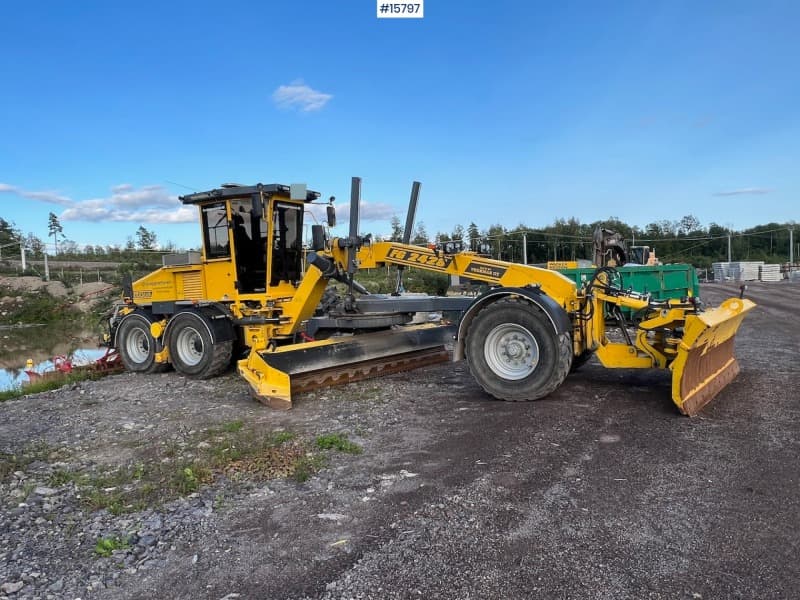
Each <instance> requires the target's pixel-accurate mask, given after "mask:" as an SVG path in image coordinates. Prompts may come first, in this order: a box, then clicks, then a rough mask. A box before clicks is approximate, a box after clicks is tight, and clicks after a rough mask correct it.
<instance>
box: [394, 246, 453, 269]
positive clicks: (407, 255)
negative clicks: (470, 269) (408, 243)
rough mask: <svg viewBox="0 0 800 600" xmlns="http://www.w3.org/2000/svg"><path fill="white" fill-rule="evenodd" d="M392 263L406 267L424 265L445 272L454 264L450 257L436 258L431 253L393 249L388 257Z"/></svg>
mask: <svg viewBox="0 0 800 600" xmlns="http://www.w3.org/2000/svg"><path fill="white" fill-rule="evenodd" d="M387 258H389V259H390V260H391V261H392V262H396V263H402V264H404V265H411V266H414V265H424V266H426V267H428V268H433V269H441V270H444V269H446V268H447V267H449V266H450V263H452V262H453V258H452V257H450V256H436V255H435V254H431V253H429V252H414V251H412V250H404V249H402V248H392V249H391V250H389V253H388V255H387Z"/></svg>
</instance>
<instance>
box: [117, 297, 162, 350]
mask: <svg viewBox="0 0 800 600" xmlns="http://www.w3.org/2000/svg"><path fill="white" fill-rule="evenodd" d="M133 317H139V318H140V319H144V320H145V321H147V322H148V323H149V324H151V325H152V324H153V322H154V321H157V320H158V319H156V318H155V317H154V316H153V315H152V314H150V313H148V312H147V311H146V310H144V309H142V308H138V307H137V308H136V309H135V310H132V311H131V312H129V313H128V314H127V315H123V316H122V318H120V319H119V320H118V321H117V322H116V323H114V325H113V329H112V331H111V332H110V341H109V344H110V345H111V347H112V348H117V347H118V346H117V332H118V331H119V327H120V325H122V322H123V321H125V320H126V319H130V318H133Z"/></svg>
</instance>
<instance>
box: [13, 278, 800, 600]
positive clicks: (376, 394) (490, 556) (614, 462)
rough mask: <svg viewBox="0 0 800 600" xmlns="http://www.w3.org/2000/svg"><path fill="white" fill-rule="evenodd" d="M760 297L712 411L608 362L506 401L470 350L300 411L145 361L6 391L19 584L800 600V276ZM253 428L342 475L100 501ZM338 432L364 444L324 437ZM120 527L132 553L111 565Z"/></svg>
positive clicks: (87, 593)
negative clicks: (59, 383) (478, 379)
mask: <svg viewBox="0 0 800 600" xmlns="http://www.w3.org/2000/svg"><path fill="white" fill-rule="evenodd" d="M736 293H738V288H737V287H736V286H733V285H723V284H719V285H716V286H715V285H707V286H704V287H703V290H702V294H703V298H704V299H705V300H706V301H710V302H711V303H716V302H718V301H720V300H721V299H723V298H725V297H728V296H730V295H735V294H736ZM748 294H749V296H750V297H751V298H753V299H754V300H755V301H756V302H757V303H759V307H758V308H757V309H756V310H755V311H753V312H752V313H751V314H750V315H749V316H748V318H747V319H746V320H745V324H744V326H743V327H742V329H741V331H740V335H739V336H738V337H737V355H738V357H739V360H740V364H741V367H742V373H741V374H740V376H739V378H738V379H737V380H736V382H734V384H732V385H731V386H729V387H728V388H726V390H725V391H724V392H723V393H722V394H721V395H720V396H719V397H718V398H717V399H716V400H715V401H714V403H713V404H711V405H709V406H708V407H707V408H706V409H705V410H704V411H703V412H702V413H701V415H700V416H698V417H695V418H693V419H689V418H686V417H682V416H680V415H679V414H678V413H677V410H676V409H675V408H674V406H673V405H672V403H671V401H670V400H669V385H670V380H669V376H668V373H665V372H638V371H609V370H605V369H603V368H602V367H600V366H599V365H598V364H595V363H594V362H590V363H589V364H587V365H585V366H584V367H583V368H581V369H580V370H579V371H578V372H576V373H574V374H572V375H571V376H570V377H569V378H568V379H567V381H566V383H565V384H564V385H563V386H562V387H561V388H560V389H559V390H557V391H556V392H555V393H554V394H552V395H551V396H550V397H549V398H548V399H546V400H543V401H539V402H535V403H501V402H496V401H492V400H489V399H488V398H487V397H486V396H484V395H483V394H482V393H481V391H480V389H479V388H478V386H477V385H476V384H475V383H474V382H473V381H472V379H471V377H470V376H469V373H468V371H467V369H466V366H465V365H464V364H463V363H459V364H445V365H437V366H431V367H427V368H425V369H421V370H417V371H414V372H413V373H411V374H399V375H393V376H389V377H385V378H381V379H375V380H371V381H366V382H361V383H357V384H350V385H347V386H342V387H339V388H334V389H326V390H318V391H317V392H313V393H307V394H303V395H301V396H300V397H299V398H298V399H297V402H296V406H295V408H294V409H293V410H291V411H289V412H274V411H270V410H269V409H266V408H265V407H263V406H261V405H260V404H258V403H256V402H254V401H253V400H251V399H250V396H249V393H248V390H247V387H246V385H245V384H244V383H243V382H242V381H241V380H240V379H239V378H238V377H237V376H235V375H234V374H229V375H226V376H224V377H221V378H218V379H215V380H212V381H207V382H197V381H190V380H186V379H184V378H182V377H180V376H178V375H177V374H175V373H167V374H163V375H153V376H134V375H130V374H122V375H116V376H112V377H108V378H106V379H103V380H100V381H96V382H83V383H80V384H77V385H73V386H71V387H68V388H62V389H61V390H58V391H55V392H49V393H45V394H40V395H38V396H33V397H28V398H24V399H20V400H14V401H8V402H5V403H3V404H0V453H2V454H0V458H2V469H3V470H1V471H0V474H1V475H3V477H2V483H0V508H1V509H2V512H0V598H6V597H7V598H14V599H17V598H70V599H75V598H83V599H89V598H110V599H123V598H126V599H127V598H142V599H144V598H181V599H184V598H185V599H189V598H214V599H222V598H225V599H227V600H233V599H234V598H298V599H299V598H331V599H334V598H464V599H467V598H531V597H534V598H637V599H638V598H670V599H672V598H754V597H758V598H795V597H796V596H797V590H798V589H800V568H798V565H797V555H798V551H799V550H800V548H798V543H799V542H800V533H798V532H800V501H798V494H797V490H798V480H799V479H800V466H799V465H800V463H799V462H798V449H799V448H798V441H799V440H800V411H799V410H798V394H797V391H796V390H797V389H800V368H798V365H797V356H798V353H800V320H798V318H797V308H796V307H797V305H798V296H800V285H798V284H789V283H776V284H753V285H751V286H750V290H749V291H748ZM239 428H241V431H239ZM226 431H228V432H229V433H224V432H226ZM235 431H239V433H248V432H249V433H250V434H252V435H254V436H256V437H263V438H269V437H270V436H272V437H273V438H274V437H275V436H281V435H283V436H284V438H281V439H286V440H289V441H287V442H285V443H283V444H282V445H279V447H280V448H283V449H284V450H285V451H286V452H288V453H289V454H291V455H292V456H294V457H297V456H303V455H304V453H312V454H313V455H312V456H306V458H308V459H309V461H310V462H311V464H315V465H316V466H317V467H318V468H319V469H320V470H318V471H317V472H316V473H315V474H313V475H312V476H311V477H310V478H308V479H307V480H305V481H300V480H299V479H301V478H297V477H285V478H276V479H266V480H265V479H264V478H263V477H256V476H252V477H251V476H244V477H240V476H238V475H237V473H236V470H235V469H234V470H227V471H226V470H224V469H223V470H220V471H215V473H214V475H213V476H209V477H207V478H205V479H204V480H203V481H202V482H200V483H202V485H197V486H193V487H192V490H187V493H188V492H191V493H188V495H183V496H181V497H179V498H177V499H171V500H170V499H165V500H164V501H163V503H150V504H144V505H141V506H140V505H125V504H124V502H123V503H122V505H116V506H112V507H108V508H103V509H98V508H97V507H96V506H94V507H93V506H92V502H91V500H92V499H91V498H87V495H88V494H89V492H88V491H87V490H89V488H88V487H87V483H86V482H87V481H88V480H89V479H87V478H89V477H90V476H91V477H94V479H92V481H93V482H94V486H95V487H94V488H93V489H94V490H95V492H96V493H100V494H101V495H102V494H105V495H113V494H114V493H116V492H115V491H114V490H116V489H117V488H119V489H121V490H125V489H127V488H128V487H131V486H136V485H139V484H140V482H139V479H138V477H139V475H140V474H138V472H137V470H136V469H137V468H138V469H142V470H145V471H148V472H149V471H150V470H152V469H156V468H160V467H159V465H162V466H163V468H164V469H167V470H168V469H170V468H173V466H174V465H182V464H184V463H182V462H181V461H186V460H191V459H192V458H193V457H197V456H199V455H200V454H202V452H204V451H205V450H204V449H207V448H209V447H211V446H213V444H216V443H218V442H219V440H220V439H223V438H224V437H225V436H226V435H239V433H234V432H235ZM331 433H337V434H346V435H347V436H348V439H349V440H350V441H352V442H355V443H356V444H358V445H359V446H360V447H361V448H363V452H362V453H361V454H348V453H345V452H337V451H335V450H319V449H318V448H316V446H314V444H313V441H314V439H315V438H316V436H319V435H323V434H331ZM289 438H291V439H289ZM275 439H278V438H275ZM292 453H294V454H292ZM298 453H299V454H298ZM319 458H322V459H324V463H322V462H314V460H315V459H319ZM237 464H239V466H242V464H240V463H237ZM164 465H166V466H164ZM271 468H272V467H271ZM120 469H121V470H122V471H123V472H125V473H128V475H129V479H128V480H120V479H117V480H114V481H112V480H111V479H108V484H107V487H103V485H104V484H103V483H102V482H104V481H106V480H105V479H102V477H101V476H105V475H108V474H109V473H113V472H118V470H120ZM126 469H127V471H126ZM276 469H277V470H276V471H275V473H272V474H278V475H280V474H281V473H282V472H281V471H280V467H276ZM243 470H244V471H247V469H243ZM180 474H181V471H180V470H179V471H178V475H180ZM184 475H185V473H184ZM190 475H191V474H190ZM82 477H83V479H82ZM184 479H185V477H184ZM190 479H191V477H190ZM137 482H139V483H137ZM98 490H99V491H98ZM95 504H96V503H95ZM99 540H106V541H109V540H113V541H116V542H119V544H118V545H119V546H120V547H118V548H116V549H114V548H113V547H112V548H109V549H108V552H107V554H109V556H101V555H99V554H98V552H97V547H98V546H97V544H98V541H99Z"/></svg>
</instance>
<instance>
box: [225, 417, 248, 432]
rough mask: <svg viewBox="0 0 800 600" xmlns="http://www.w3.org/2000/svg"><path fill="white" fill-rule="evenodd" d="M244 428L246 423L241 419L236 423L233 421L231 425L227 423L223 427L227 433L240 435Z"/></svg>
mask: <svg viewBox="0 0 800 600" xmlns="http://www.w3.org/2000/svg"><path fill="white" fill-rule="evenodd" d="M242 427H244V422H243V421H242V420H241V419H239V420H236V421H231V422H230V423H225V424H224V425H223V426H222V431H224V432H226V433H238V432H239V431H241V430H242Z"/></svg>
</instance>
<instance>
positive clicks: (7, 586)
mask: <svg viewBox="0 0 800 600" xmlns="http://www.w3.org/2000/svg"><path fill="white" fill-rule="evenodd" d="M23 585H25V582H24V581H15V582H14V583H11V582H6V583H4V584H3V585H0V592H3V593H4V594H16V593H17V592H18V591H20V590H21V589H22V586H23Z"/></svg>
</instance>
